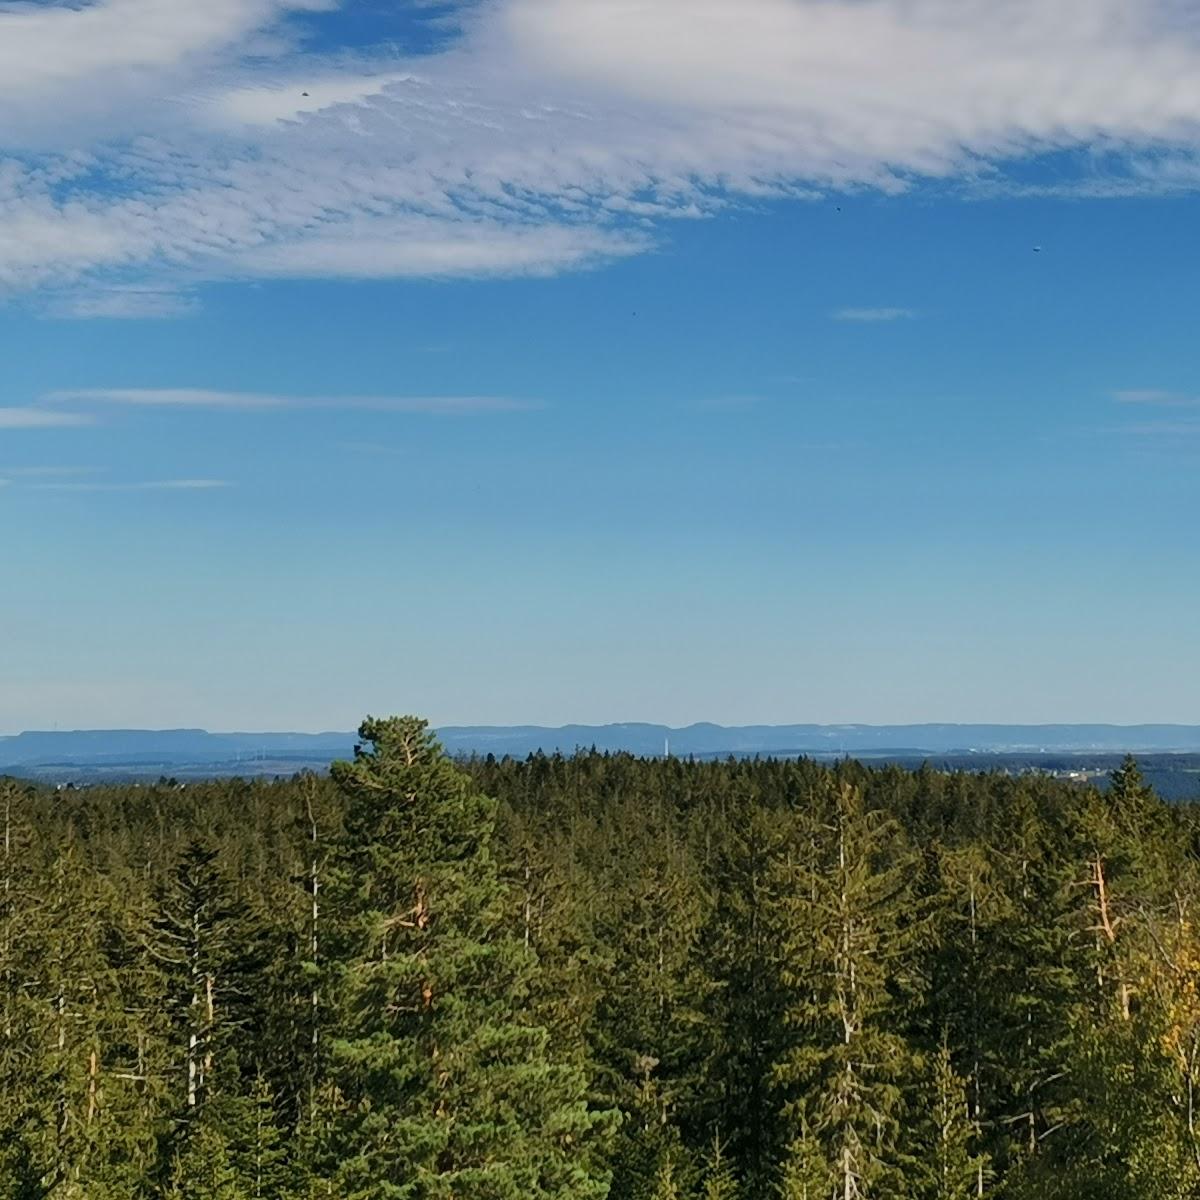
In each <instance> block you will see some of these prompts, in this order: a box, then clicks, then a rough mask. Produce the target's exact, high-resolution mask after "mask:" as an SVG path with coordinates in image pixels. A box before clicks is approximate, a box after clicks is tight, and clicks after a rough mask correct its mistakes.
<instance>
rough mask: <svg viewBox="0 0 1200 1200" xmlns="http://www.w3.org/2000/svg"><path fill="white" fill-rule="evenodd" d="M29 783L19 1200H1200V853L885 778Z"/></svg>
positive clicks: (439, 775)
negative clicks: (1199, 1199)
mask: <svg viewBox="0 0 1200 1200" xmlns="http://www.w3.org/2000/svg"><path fill="white" fill-rule="evenodd" d="M361 738H362V745H361V748H360V750H359V752H358V754H357V757H356V759H355V761H353V762H349V763H341V764H337V765H335V767H334V768H333V771H332V772H331V775H330V776H329V777H328V778H325V777H317V776H301V777H298V778H295V779H291V780H287V781H278V782H274V783H268V782H246V781H219V782H211V783H204V784H189V785H188V786H186V787H181V786H179V785H178V784H175V783H173V782H171V781H165V780H164V781H162V782H160V783H159V784H158V785H155V786H146V785H128V786H104V787H95V788H86V789H79V790H71V789H67V790H63V791H57V792H55V791H50V790H39V789H36V788H31V787H29V786H27V785H25V784H21V783H18V782H15V781H8V782H0V823H2V827H0V1195H3V1196H4V1197H12V1198H13V1200H35V1198H36V1200H42V1198H46V1200H51V1198H53V1200H60V1198H61V1200H68V1198H71V1200H76V1198H78V1200H110V1198H111V1200H143V1198H144V1200H151V1198H154V1200H159V1198H162V1200H168V1198H169V1200H251V1198H253V1200H316V1198H319V1197H323V1198H326V1200H525V1198H533V1200H536V1198H539V1197H542V1198H547V1200H549V1198H553V1200H603V1198H604V1197H611V1198H612V1200H685V1198H686V1200H734V1198H736V1200H776V1198H778V1200H855V1198H879V1200H885V1198H888V1200H890V1198H900V1197H903V1198H912V1200H966V1198H967V1197H980V1196H983V1197H1005V1198H1013V1200H1043V1198H1049V1197H1063V1198H1067V1197H1070V1198H1072V1200H1074V1198H1081V1200H1088V1198H1095V1200H1170V1198H1175V1197H1178V1198H1183V1197H1196V1196H1200V1112H1198V1111H1197V1110H1198V1108H1200V1095H1197V1091H1198V1086H1200V990H1198V985H1200V923H1198V922H1200V822H1198V820H1197V810H1196V809H1194V808H1193V807H1191V806H1188V805H1179V806H1171V807H1168V806H1166V805H1164V804H1163V803H1162V802H1160V801H1159V800H1158V799H1157V798H1156V797H1155V796H1154V795H1153V794H1152V792H1151V791H1150V790H1149V789H1148V788H1147V787H1146V786H1145V785H1144V783H1143V781H1142V779H1141V776H1140V775H1139V773H1138V769H1137V766H1136V764H1135V763H1133V762H1132V761H1129V762H1127V763H1126V765H1125V766H1124V767H1122V768H1121V769H1120V770H1119V771H1117V772H1116V773H1115V774H1114V776H1113V779H1112V781H1111V784H1110V786H1109V787H1108V788H1107V789H1106V790H1105V791H1104V792H1101V791H1099V790H1097V789H1094V788H1089V787H1083V786H1080V785H1076V784H1071V783H1066V782H1061V781H1055V780H1053V779H1049V778H1046V777H1042V776H1036V775H1028V776H1021V777H1009V776H1005V775H1002V774H975V775H972V774H945V773H939V772H936V771H933V770H929V769H923V770H918V771H915V772H913V771H905V770H902V769H900V768H896V767H880V768H868V767H864V766H862V765H860V764H857V763H853V762H842V763H838V764H835V765H821V764H818V763H815V762H811V761H805V760H801V761H776V760H759V761H742V760H729V761H725V762H715V763H714V762H692V761H682V760H678V759H665V760H639V759H634V758H632V757H628V756H624V755H601V754H595V753H580V754H578V755H576V756H574V757H570V758H564V757H545V756H535V757H533V758H530V759H528V760H526V761H509V760H505V761H496V760H493V759H477V760H473V761H469V762H452V761H450V760H449V759H447V758H446V757H445V756H444V755H443V754H442V753H441V751H440V749H439V747H438V746H437V744H436V742H435V741H434V740H433V738H432V736H431V735H430V733H429V732H428V730H427V729H426V727H425V725H424V723H423V722H420V721H417V720H415V719H408V718H405V719H395V720H388V721H367V722H366V723H365V724H364V725H363V727H362V730H361Z"/></svg>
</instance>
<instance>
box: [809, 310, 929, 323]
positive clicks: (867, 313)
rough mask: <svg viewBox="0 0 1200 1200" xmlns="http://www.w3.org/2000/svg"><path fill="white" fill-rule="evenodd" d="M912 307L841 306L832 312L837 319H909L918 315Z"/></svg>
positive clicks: (868, 320)
mask: <svg viewBox="0 0 1200 1200" xmlns="http://www.w3.org/2000/svg"><path fill="white" fill-rule="evenodd" d="M916 315H917V314H916V312H915V310H913V309H911V308H839V309H836V310H835V311H834V312H832V313H830V316H832V317H833V319H834V320H835V321H865V322H872V321H909V320H912V319H913V318H914V317H915V316H916Z"/></svg>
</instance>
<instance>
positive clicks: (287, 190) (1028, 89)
mask: <svg viewBox="0 0 1200 1200" xmlns="http://www.w3.org/2000/svg"><path fill="white" fill-rule="evenodd" d="M320 6H321V5H320V3H318V2H317V0H206V2H205V3H202V4H200V3H193V4H185V3H182V2H181V0H92V2H91V3H83V4H80V5H78V6H74V7H66V6H60V5H42V4H36V5H35V4H12V3H8V4H4V3H3V0H0V289H3V288H7V289H9V290H14V289H29V288H47V287H49V288H56V289H59V291H60V292H61V291H62V289H65V288H73V287H75V285H76V284H77V283H78V281H80V280H83V281H89V280H90V281H95V280H100V281H101V283H100V284H96V283H94V282H93V283H92V284H90V285H89V286H86V287H84V288H83V289H82V290H81V291H80V292H79V297H80V298H79V299H78V300H77V301H76V302H75V304H76V308H77V310H78V314H79V315H93V316H105V315H112V316H115V315H120V313H121V310H124V315H129V316H139V315H141V316H152V315H163V314H162V311H161V310H162V309H163V308H167V309H169V308H170V307H171V306H172V304H176V303H183V302H182V301H178V302H177V301H171V300H168V299H162V300H154V299H151V293H150V292H147V293H146V294H145V295H144V296H142V297H141V298H138V297H137V294H136V292H133V293H126V294H123V295H122V294H121V293H119V292H114V291H110V292H106V291H104V290H102V289H103V281H105V280H107V279H111V278H112V277H113V276H116V277H117V278H119V279H120V280H121V281H122V283H123V284H124V285H126V286H128V285H129V284H130V283H131V281H132V284H133V286H134V287H135V288H136V286H137V279H138V277H139V276H140V275H142V274H145V275H146V276H147V277H153V278H155V279H156V280H163V279H166V280H168V282H170V283H175V282H179V283H181V284H182V285H184V287H185V288H186V286H188V285H190V284H192V283H195V282H198V281H202V280H204V279H212V278H224V279H227V278H244V277H247V276H252V277H253V276H278V275H284V276H301V275H302V276H319V277H343V278H351V277H388V276H434V277H436V276H449V277H460V276H471V275H498V274H539V273H540V274H544V273H549V272H554V271H561V270H566V269H575V268H579V267H582V266H590V265H594V264H597V263H602V262H605V261H607V260H609V259H612V258H614V257H619V256H622V255H626V254H630V253H637V252H639V251H642V250H645V249H646V248H648V247H649V246H652V245H653V244H654V241H655V238H656V237H657V236H659V234H658V231H659V230H660V229H661V227H662V223H663V222H664V220H666V219H668V218H681V217H695V216H698V215H703V214H705V213H710V212H713V211H716V210H717V209H719V208H720V207H721V206H722V205H725V204H727V203H730V202H736V201H737V200H738V199H739V198H741V197H760V196H783V195H794V196H804V195H812V194H814V191H820V190H823V189H828V188H876V189H881V190H884V191H894V190H897V189H901V188H906V187H912V186H914V185H918V184H919V183H920V182H921V180H923V179H931V180H936V181H942V182H943V183H944V182H953V181H956V180H964V181H969V182H970V184H971V186H973V187H975V186H978V181H980V180H981V179H982V180H984V181H985V183H986V186H988V187H990V188H993V189H995V188H998V187H1005V186H1017V185H1016V184H1011V185H1010V184H1008V183H1007V182H1006V180H1005V177H1004V169H1005V166H1006V164H1008V163H1010V162H1013V161H1016V160H1021V159H1024V158H1028V157H1029V156H1032V155H1036V154H1038V153H1041V152H1043V151H1047V150H1066V151H1071V150H1082V149H1087V150H1089V151H1091V152H1093V153H1091V154H1090V156H1089V164H1090V165H1089V169H1088V170H1086V171H1085V170H1082V169H1081V171H1080V173H1079V179H1078V181H1076V182H1075V183H1072V182H1070V181H1068V182H1067V184H1066V186H1067V187H1068V188H1070V187H1076V188H1077V189H1078V190H1079V191H1080V192H1082V193H1090V194H1095V195H1103V194H1123V193H1128V192H1130V191H1136V192H1147V191H1171V190H1179V189H1194V188H1195V187H1196V186H1197V185H1198V184H1200V166H1198V165H1197V164H1198V162H1200V23H1198V22H1196V21H1195V20H1194V19H1193V17H1192V16H1191V10H1190V8H1189V7H1188V6H1186V5H1185V4H1183V3H1182V0H1054V2H1053V3H1047V2H1046V0H603V2H602V3H601V2H599V0H492V2H491V3H489V4H487V5H482V6H480V7H479V8H478V9H477V10H475V11H474V13H473V15H472V16H470V17H468V18H467V19H465V22H464V33H463V36H462V38H461V39H460V40H458V41H457V42H453V43H451V44H450V45H449V47H448V48H446V49H443V50H440V51H439V52H437V53H435V54H431V55H427V56H424V57H419V56H410V57H408V58H403V57H400V56H398V55H397V54H396V53H395V51H394V50H393V49H392V48H391V47H383V48H380V49H379V50H377V51H372V50H367V51H363V50H361V49H357V50H353V51H351V50H346V51H344V52H336V51H331V52H329V53H326V54H323V55H315V54H313V53H311V52H305V51H304V50H303V49H301V46H302V43H301V42H300V41H299V40H298V39H297V37H296V36H295V31H294V30H292V29H290V27H289V19H290V18H292V17H294V16H295V14H296V13H298V12H301V11H302V10H304V9H306V8H314V7H320ZM305 92H307V93H308V95H307V96H305V95H304V93H305ZM6 150H7V152H8V157H7V158H5V157H4V154H5V151H6ZM1095 152H1102V154H1099V156H1098V155H1097V153H1095ZM1097 161H1102V162H1103V163H1104V164H1106V166H1105V168H1104V169H1103V170H1102V171H1101V172H1100V174H1097V173H1096V171H1095V164H1096V162H1097ZM1066 169H1067V168H1065V167H1064V168H1063V170H1066ZM1062 178H1063V176H1062V172H1061V171H1060V172H1059V174H1058V175H1057V176H1056V182H1055V183H1054V185H1053V186H1054V187H1055V188H1056V189H1060V190H1061V189H1062V188H1063V186H1064V185H1063V184H1062V182H1061V180H1062ZM1020 186H1022V187H1028V186H1030V185H1028V184H1022V185H1020ZM64 303H67V302H64ZM68 307H69V303H68ZM139 308H140V311H138V310H139ZM156 309H157V311H155V310H156Z"/></svg>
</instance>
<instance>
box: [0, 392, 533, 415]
mask: <svg viewBox="0 0 1200 1200" xmlns="http://www.w3.org/2000/svg"><path fill="white" fill-rule="evenodd" d="M42 399H43V401H44V402H46V403H47V404H51V405H53V404H60V403H69V404H84V405H87V404H104V405H126V406H131V407H135V408H176V409H189V408H190V409H218V410H226V411H234V412H255V411H266V412H270V411H279V410H287V409H337V410H359V411H366V412H393V413H422V414H428V415H434V416H441V415H445V416H455V415H469V414H476V413H479V414H483V413H508V412H526V411H529V410H531V409H534V408H537V407H539V406H538V405H537V404H535V403H533V402H531V401H528V400H519V399H513V398H511V397H508V396H296V395H283V394H277V393H270V392H226V391H212V390H208V389H204V388H82V389H73V390H67V391H57V392H50V393H48V394H47V395H45V396H43V397H42ZM0 411H3V410H0ZM27 411H33V412H44V411H51V410H46V409H33V410H27Z"/></svg>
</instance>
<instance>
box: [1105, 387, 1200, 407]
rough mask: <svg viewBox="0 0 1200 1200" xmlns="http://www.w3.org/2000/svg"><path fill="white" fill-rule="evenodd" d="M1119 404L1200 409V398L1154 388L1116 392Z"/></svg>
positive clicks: (1115, 395) (1114, 395)
mask: <svg viewBox="0 0 1200 1200" xmlns="http://www.w3.org/2000/svg"><path fill="white" fill-rule="evenodd" d="M1113 399H1115V400H1116V401H1117V402H1118V403H1119V404H1139V405H1143V406H1145V407H1148V408H1200V396H1189V395H1188V394H1187V393H1185V392H1164V391H1158V390H1156V389H1153V388H1146V389H1140V390H1139V389H1135V390H1132V391H1123V392H1114V393H1113Z"/></svg>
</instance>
